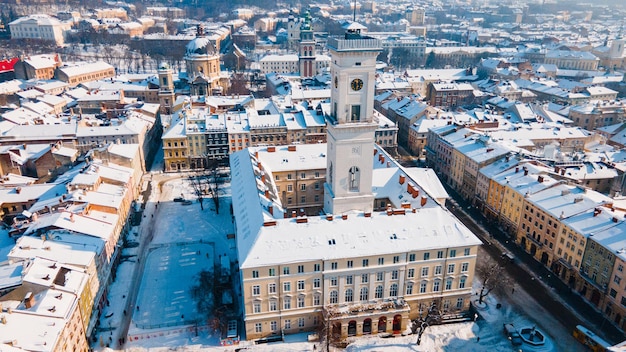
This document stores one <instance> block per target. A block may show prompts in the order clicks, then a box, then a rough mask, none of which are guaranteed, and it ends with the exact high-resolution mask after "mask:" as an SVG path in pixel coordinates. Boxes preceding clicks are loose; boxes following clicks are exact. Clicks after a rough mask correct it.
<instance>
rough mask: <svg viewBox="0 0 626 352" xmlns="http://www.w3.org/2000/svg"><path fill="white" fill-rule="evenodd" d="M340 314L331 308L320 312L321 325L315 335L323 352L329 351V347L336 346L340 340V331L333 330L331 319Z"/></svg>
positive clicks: (327, 307) (328, 307)
mask: <svg viewBox="0 0 626 352" xmlns="http://www.w3.org/2000/svg"><path fill="white" fill-rule="evenodd" d="M339 315H340V313H339V312H338V311H337V310H336V309H335V308H334V307H332V306H326V307H324V308H323V310H322V319H321V325H319V326H318V329H317V334H318V336H319V337H320V341H323V344H322V345H323V346H325V347H326V348H325V349H324V351H327V352H328V351H330V345H336V344H337V343H338V342H339V341H340V340H341V329H339V331H337V329H334V324H333V319H334V318H335V317H337V316H339Z"/></svg>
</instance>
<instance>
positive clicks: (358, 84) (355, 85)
mask: <svg viewBox="0 0 626 352" xmlns="http://www.w3.org/2000/svg"><path fill="white" fill-rule="evenodd" d="M350 88H352V90H361V88H363V81H362V80H361V79H360V78H355V79H353V80H352V82H350Z"/></svg>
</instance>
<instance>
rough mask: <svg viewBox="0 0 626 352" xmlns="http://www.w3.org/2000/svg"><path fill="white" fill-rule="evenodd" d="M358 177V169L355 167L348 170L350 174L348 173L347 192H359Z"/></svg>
mask: <svg viewBox="0 0 626 352" xmlns="http://www.w3.org/2000/svg"><path fill="white" fill-rule="evenodd" d="M359 177H360V172H359V168H358V167H356V166H353V167H351V168H350V172H349V179H350V185H349V187H350V188H349V190H350V192H358V191H359Z"/></svg>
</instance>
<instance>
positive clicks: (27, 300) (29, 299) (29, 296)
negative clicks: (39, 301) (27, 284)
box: [24, 291, 35, 309]
mask: <svg viewBox="0 0 626 352" xmlns="http://www.w3.org/2000/svg"><path fill="white" fill-rule="evenodd" d="M34 304H35V295H34V294H33V293H32V292H31V291H29V292H27V293H26V296H24V306H25V307H26V309H30V308H31V307H32V306H33V305H34Z"/></svg>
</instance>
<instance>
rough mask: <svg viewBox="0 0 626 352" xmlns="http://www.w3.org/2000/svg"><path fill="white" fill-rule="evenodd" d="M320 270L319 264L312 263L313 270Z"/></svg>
mask: <svg viewBox="0 0 626 352" xmlns="http://www.w3.org/2000/svg"><path fill="white" fill-rule="evenodd" d="M320 270H321V265H319V264H313V271H320Z"/></svg>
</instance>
